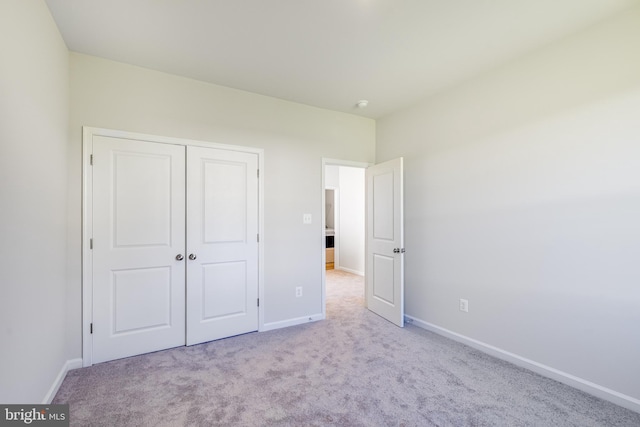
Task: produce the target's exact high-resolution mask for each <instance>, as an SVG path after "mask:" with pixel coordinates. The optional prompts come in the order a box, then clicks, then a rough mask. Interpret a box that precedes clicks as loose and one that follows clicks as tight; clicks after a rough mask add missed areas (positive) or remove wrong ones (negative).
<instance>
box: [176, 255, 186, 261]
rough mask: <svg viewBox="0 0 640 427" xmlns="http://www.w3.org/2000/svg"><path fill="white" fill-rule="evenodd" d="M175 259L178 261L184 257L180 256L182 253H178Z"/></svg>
mask: <svg viewBox="0 0 640 427" xmlns="http://www.w3.org/2000/svg"><path fill="white" fill-rule="evenodd" d="M176 259H177V260H178V261H182V260H183V259H184V257H183V256H182V254H178V255H176Z"/></svg>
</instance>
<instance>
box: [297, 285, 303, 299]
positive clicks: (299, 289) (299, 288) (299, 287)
mask: <svg viewBox="0 0 640 427" xmlns="http://www.w3.org/2000/svg"><path fill="white" fill-rule="evenodd" d="M301 296H302V286H298V287H296V298H300V297H301Z"/></svg>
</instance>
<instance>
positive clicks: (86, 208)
mask: <svg viewBox="0 0 640 427" xmlns="http://www.w3.org/2000/svg"><path fill="white" fill-rule="evenodd" d="M94 136H104V137H113V138H122V139H134V140H138V141H148V142H156V143H161V144H173V145H182V146H189V145H191V146H199V147H209V148H217V149H222V150H230V151H240V152H244V153H254V154H257V156H258V169H259V171H260V173H259V176H258V233H259V235H260V240H259V242H258V296H259V298H260V306H259V307H258V331H263V330H264V150H263V149H261V148H253V147H243V146H238V145H229V144H218V143H214V142H207V141H197V140H191V139H184V138H173V137H165V136H157V135H148V134H141V133H134V132H127V131H120V130H113V129H101V128H94V127H88V126H83V128H82V366H91V365H92V364H93V352H92V347H93V345H92V344H93V339H92V335H91V330H90V327H91V323H92V321H93V286H92V284H93V282H92V278H93V254H92V250H91V248H90V239H91V238H92V236H93V230H92V224H93V211H92V206H93V180H92V174H91V173H90V171H91V156H92V155H93V149H92V147H93V145H92V141H93V137H94ZM323 170H324V168H323ZM323 180H324V177H323Z"/></svg>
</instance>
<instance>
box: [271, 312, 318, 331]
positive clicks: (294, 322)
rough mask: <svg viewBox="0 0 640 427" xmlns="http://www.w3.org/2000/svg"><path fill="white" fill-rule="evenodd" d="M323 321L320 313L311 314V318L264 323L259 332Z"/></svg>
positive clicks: (304, 317)
mask: <svg viewBox="0 0 640 427" xmlns="http://www.w3.org/2000/svg"><path fill="white" fill-rule="evenodd" d="M318 320H324V315H323V314H322V313H318V314H313V315H311V316H303V317H297V318H295V319H288V320H281V321H279V322H271V323H265V324H264V326H263V327H262V329H261V330H260V332H264V331H272V330H274V329H280V328H288V327H289V326H296V325H302V324H303V323H309V322H316V321H318Z"/></svg>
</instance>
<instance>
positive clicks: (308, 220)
mask: <svg viewBox="0 0 640 427" xmlns="http://www.w3.org/2000/svg"><path fill="white" fill-rule="evenodd" d="M302 223H303V224H311V214H303V215H302Z"/></svg>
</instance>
